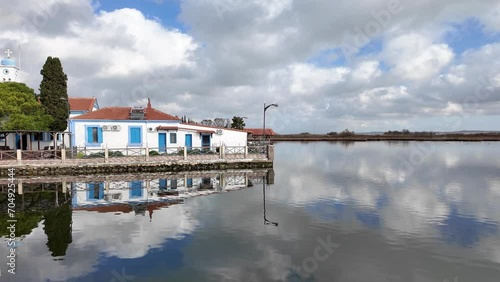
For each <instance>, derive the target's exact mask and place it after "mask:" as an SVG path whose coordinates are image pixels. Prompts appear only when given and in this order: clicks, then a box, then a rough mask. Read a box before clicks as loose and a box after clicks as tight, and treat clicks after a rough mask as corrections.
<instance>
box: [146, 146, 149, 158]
mask: <svg viewBox="0 0 500 282" xmlns="http://www.w3.org/2000/svg"><path fill="white" fill-rule="evenodd" d="M146 161H147V162H149V147H148V146H146Z"/></svg>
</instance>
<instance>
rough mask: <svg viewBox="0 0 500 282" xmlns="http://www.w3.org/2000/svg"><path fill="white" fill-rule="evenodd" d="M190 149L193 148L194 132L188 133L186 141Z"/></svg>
mask: <svg viewBox="0 0 500 282" xmlns="http://www.w3.org/2000/svg"><path fill="white" fill-rule="evenodd" d="M184 145H186V147H187V148H188V149H191V147H193V135H192V134H186V142H185V143H184Z"/></svg>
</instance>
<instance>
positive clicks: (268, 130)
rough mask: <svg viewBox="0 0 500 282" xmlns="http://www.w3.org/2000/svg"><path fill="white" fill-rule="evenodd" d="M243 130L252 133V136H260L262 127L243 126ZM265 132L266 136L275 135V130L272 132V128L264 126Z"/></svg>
mask: <svg viewBox="0 0 500 282" xmlns="http://www.w3.org/2000/svg"><path fill="white" fill-rule="evenodd" d="M245 131H246V132H248V133H250V134H252V135H254V136H261V135H262V128H245ZM265 133H266V135H267V136H273V135H276V132H274V130H272V128H266V131H265Z"/></svg>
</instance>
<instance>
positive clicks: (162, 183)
mask: <svg viewBox="0 0 500 282" xmlns="http://www.w3.org/2000/svg"><path fill="white" fill-rule="evenodd" d="M159 188H160V189H166V188H167V180H166V179H160V187H159Z"/></svg>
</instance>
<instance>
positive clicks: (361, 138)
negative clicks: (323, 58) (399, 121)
mask: <svg viewBox="0 0 500 282" xmlns="http://www.w3.org/2000/svg"><path fill="white" fill-rule="evenodd" d="M270 138H271V141H273V142H280V141H282V142H284V141H298V142H314V141H341V142H342V141H343V142H367V141H447V142H453V141H457V142H461V141H467V142H483V141H500V134H492V133H480V134H439V135H437V134H435V135H424V136H421V135H413V134H409V135H369V134H354V135H349V136H340V135H334V136H332V135H327V134H286V135H274V136H271V137H270ZM256 140H257V139H256Z"/></svg>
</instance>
